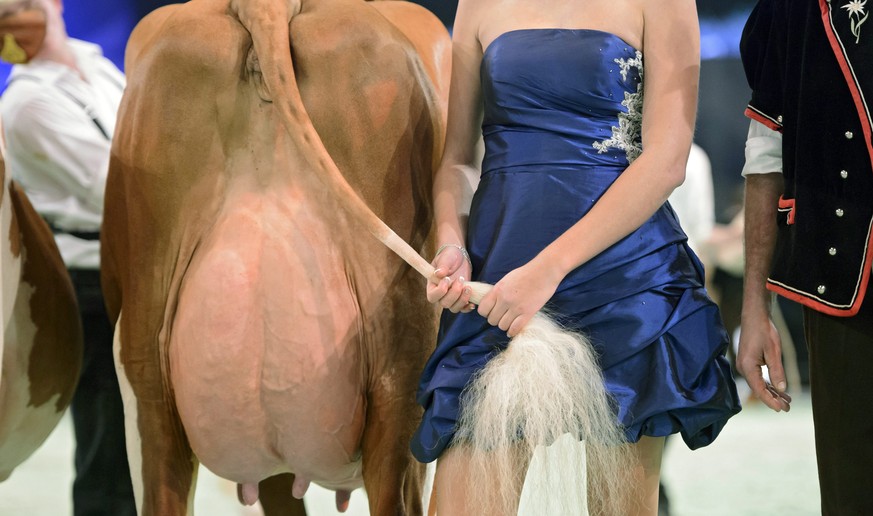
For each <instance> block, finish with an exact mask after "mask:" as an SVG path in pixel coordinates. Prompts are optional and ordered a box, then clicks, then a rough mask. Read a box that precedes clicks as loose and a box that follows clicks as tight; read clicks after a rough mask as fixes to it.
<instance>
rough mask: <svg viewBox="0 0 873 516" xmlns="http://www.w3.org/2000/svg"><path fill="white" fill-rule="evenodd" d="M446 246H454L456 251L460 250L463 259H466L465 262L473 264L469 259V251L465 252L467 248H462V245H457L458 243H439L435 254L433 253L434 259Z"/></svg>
mask: <svg viewBox="0 0 873 516" xmlns="http://www.w3.org/2000/svg"><path fill="white" fill-rule="evenodd" d="M447 247H454V248H455V249H457V250H458V251H461V254H462V255H463V256H464V259H465V260H467V262H469V263H470V265H472V264H473V261H472V260H470V253H468V252H467V250H466V249H465V248H464V246H462V245H458V244H443V245H441V246H440V248H439V249H437V252H436V254H435V255H433V257H434V259H436V257H437V256H439V255H440V253H441V252H443V251H444V250H445V249H446V248H447Z"/></svg>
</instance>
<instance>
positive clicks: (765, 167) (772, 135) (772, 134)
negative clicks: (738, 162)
mask: <svg viewBox="0 0 873 516" xmlns="http://www.w3.org/2000/svg"><path fill="white" fill-rule="evenodd" d="M774 172H775V173H779V174H781V173H782V133H780V132H779V131H774V130H772V129H770V128H769V127H767V126H766V125H764V124H762V123H761V122H758V121H757V120H752V121H751V123H750V124H749V135H748V136H747V137H746V164H745V165H743V177H746V176H748V175H749V174H770V173H774Z"/></svg>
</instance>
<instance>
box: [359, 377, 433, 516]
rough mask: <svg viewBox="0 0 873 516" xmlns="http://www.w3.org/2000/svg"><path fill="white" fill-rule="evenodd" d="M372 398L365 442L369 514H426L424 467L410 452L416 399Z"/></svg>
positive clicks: (364, 464)
mask: <svg viewBox="0 0 873 516" xmlns="http://www.w3.org/2000/svg"><path fill="white" fill-rule="evenodd" d="M380 394H384V393H376V394H375V395H371V397H370V404H369V407H368V414H367V427H366V429H365V431H364V439H363V444H362V448H363V475H364V487H365V488H366V490H367V497H368V499H369V502H370V514H371V515H373V516H385V515H391V516H395V515H400V514H403V515H416V516H417V515H420V514H423V512H424V504H423V496H422V494H423V485H424V479H425V467H424V465H423V464H419V463H418V462H417V461H416V460H415V459H414V458H413V457H412V453H411V452H410V451H409V446H408V443H409V440H410V438H411V426H410V425H409V420H410V418H412V415H413V414H415V413H416V407H415V406H414V401H413V400H405V399H403V400H401V399H398V398H397V397H393V398H392V397H388V396H384V397H385V398H389V399H388V400H384V399H380V398H382V397H383V396H382V395H380Z"/></svg>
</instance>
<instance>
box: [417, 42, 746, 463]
mask: <svg viewBox="0 0 873 516" xmlns="http://www.w3.org/2000/svg"><path fill="white" fill-rule="evenodd" d="M642 72H643V68H642V54H641V52H639V51H638V50H636V49H635V48H633V47H631V46H630V45H628V44H627V43H626V42H624V41H623V40H622V39H620V38H619V37H617V36H615V35H613V34H611V33H606V32H601V31H596V30H587V29H585V30H579V29H524V30H516V31H511V32H507V33H505V34H503V35H501V36H499V37H498V38H497V39H496V40H495V41H494V42H493V43H492V44H491V45H490V46H489V47H488V48H487V49H486V50H485V54H484V56H483V60H482V68H481V76H482V92H483V98H484V103H485V117H484V122H483V125H482V131H483V134H484V137H485V149H486V152H485V159H484V163H483V165H482V177H481V181H480V183H479V187H478V189H477V190H476V193H475V195H474V198H473V204H472V207H471V213H470V220H469V227H468V232H467V249H468V250H469V252H470V257H471V259H472V262H473V279H474V280H476V281H482V282H486V283H492V284H493V283H496V282H497V281H498V280H500V279H501V278H502V277H503V276H504V275H505V274H507V273H508V272H510V271H511V270H513V269H515V268H516V267H519V266H521V265H523V264H525V263H526V262H528V261H529V260H530V259H532V258H533V257H534V256H536V254H537V253H539V252H540V251H541V250H542V249H543V248H545V247H546V246H547V245H548V244H549V243H550V242H552V241H553V240H555V239H556V238H557V237H558V236H559V235H561V234H562V233H563V232H564V231H566V230H567V229H568V228H569V227H570V226H572V225H573V224H574V223H575V222H577V221H578V220H579V219H580V218H581V217H582V216H584V215H585V214H586V213H587V212H588V210H589V209H590V208H591V207H592V206H593V205H594V203H595V202H596V201H597V199H598V198H599V197H600V196H601V195H602V194H603V193H604V192H605V191H606V189H607V188H609V186H610V185H611V184H612V183H613V181H615V180H616V178H618V176H619V175H620V174H621V173H622V172H623V171H624V170H625V169H626V168H627V166H628V164H629V163H630V162H632V161H633V160H634V159H635V158H636V157H637V156H638V155H639V154H640V152H641V151H642V144H641V139H640V125H641V120H642V116H641V111H642V101H643V99H642V80H643V78H642ZM686 241H687V237H686V236H685V234H684V232H683V231H682V229H681V228H680V226H679V222H678V220H677V218H676V215H675V214H674V212H673V210H672V209H671V208H670V206H669V204H665V205H664V206H662V207H661V208H660V209H659V210H658V211H657V212H656V213H655V214H654V215H652V217H651V218H650V219H649V220H647V221H646V222H645V223H644V224H643V225H642V226H641V227H640V228H639V229H637V230H636V231H634V232H633V233H631V234H630V235H628V236H627V237H625V238H623V239H622V240H621V241H619V242H617V243H616V244H614V245H613V246H612V247H610V248H608V249H607V250H605V251H604V252H603V253H601V254H600V255H598V256H597V257H596V258H594V259H592V260H590V261H589V262H587V263H585V264H584V265H582V266H581V267H579V268H577V269H576V270H574V271H573V272H572V273H571V274H569V275H568V276H567V277H566V278H565V279H564V281H563V282H562V283H561V285H560V286H559V288H558V290H557V292H556V293H555V296H554V297H553V298H552V299H551V300H550V302H549V303H548V305H547V307H548V308H549V310H550V311H551V312H553V313H555V314H559V315H558V318H559V319H560V322H562V323H563V324H565V325H568V326H570V327H573V328H576V329H579V330H581V331H584V332H585V333H586V334H587V335H588V336H589V337H590V339H591V341H592V343H593V345H594V347H595V349H596V351H597V352H598V354H599V361H600V365H601V367H602V369H603V375H604V378H605V381H606V386H607V389H608V390H609V392H610V394H611V395H612V397H613V398H614V399H615V401H616V406H617V410H618V412H617V416H618V419H619V421H620V422H621V424H622V425H623V426H624V428H625V429H626V432H627V437H628V439H629V440H630V441H632V442H636V441H637V440H639V438H640V437H641V436H643V435H649V436H664V435H668V434H672V433H676V432H680V433H681V434H682V437H683V439H684V440H685V442H686V443H687V444H688V446H689V447H691V448H692V449H694V448H698V447H701V446H705V445H707V444H709V443H711V442H712V441H713V439H715V437H716V436H717V435H718V433H719V432H720V431H721V429H722V427H723V426H724V424H725V422H726V421H727V420H728V418H730V417H731V416H732V415H734V414H736V413H737V412H739V410H740V404H739V400H738V397H737V393H736V386H735V385H734V382H733V378H732V375H731V369H730V366H729V365H728V362H727V361H726V360H725V358H724V353H725V351H726V349H727V346H728V343H729V339H728V335H727V333H726V332H725V330H724V328H723V326H722V322H721V317H720V315H719V312H718V309H717V307H716V305H715V304H714V303H713V302H712V301H711V300H710V299H709V297H708V296H707V294H706V291H705V290H704V286H703V269H702V266H701V264H700V262H699V261H698V259H697V257H696V256H695V255H694V254H693V253H692V252H691V250H690V249H689V248H688V245H687V243H686ZM508 342H509V339H508V337H507V335H506V334H505V333H504V332H503V331H501V330H500V329H499V328H496V327H493V326H490V325H489V324H488V322H487V321H486V320H485V319H483V318H482V317H481V316H480V315H479V314H478V313H476V312H475V311H473V312H471V313H468V314H452V313H451V312H449V311H447V310H446V311H444V313H443V315H442V319H441V323H440V331H439V335H438V343H437V346H436V349H435V351H434V353H433V355H431V357H430V359H429V360H428V362H427V364H426V366H425V369H424V372H423V373H422V376H421V383H420V385H419V390H418V401H419V403H420V404H421V405H422V406H423V407H424V409H425V410H424V417H423V420H422V422H421V425H420V426H419V428H418V430H417V431H416V433H415V435H414V437H413V440H412V444H411V447H412V452H413V454H414V455H415V457H416V458H417V459H418V460H420V461H422V462H430V461H433V460H434V459H436V458H437V457H439V455H440V454H441V453H442V452H443V450H444V449H445V448H446V446H448V445H449V444H450V443H451V440H452V438H453V436H454V429H455V425H456V423H457V419H458V411H459V402H460V397H461V393H462V391H463V389H464V387H465V386H466V385H467V383H468V382H469V381H470V377H471V376H472V375H473V374H474V373H476V372H477V371H478V370H480V369H481V368H482V367H483V366H484V365H485V364H486V362H487V361H488V360H489V359H490V358H492V357H493V356H494V355H495V354H496V353H499V352H500V351H502V350H503V349H505V347H506V345H507V344H508Z"/></svg>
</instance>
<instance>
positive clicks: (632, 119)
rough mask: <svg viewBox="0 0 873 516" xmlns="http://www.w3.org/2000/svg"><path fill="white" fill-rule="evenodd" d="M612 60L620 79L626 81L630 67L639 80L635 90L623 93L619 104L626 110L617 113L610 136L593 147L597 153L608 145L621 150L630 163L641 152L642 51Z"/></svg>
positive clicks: (603, 150) (600, 152) (602, 151)
mask: <svg viewBox="0 0 873 516" xmlns="http://www.w3.org/2000/svg"><path fill="white" fill-rule="evenodd" d="M614 61H615V62H616V63H617V64H618V66H619V68H620V72H619V73H620V74H621V80H623V81H624V82H627V80H628V72H629V71H630V69H631V68H636V69H637V72H638V73H639V77H640V80H639V82H638V83H637V91H636V92H633V93H631V92H628V91H626V92H625V93H624V100H623V101H622V102H621V105H622V106H624V107H626V108H627V112H626V113H619V114H618V127H615V126H613V127H612V136H611V137H610V138H607V139H606V140H602V141H599V142H594V148H595V149H597V153H598V154H603V153H605V152H606V151H607V150H608V149H609V148H610V147H612V148H616V149H620V150H623V151H624V152H625V154H626V155H627V162H628V163H632V162H633V161H634V160H635V159H637V158H638V157H639V155H640V154H642V152H643V143H642V128H643V53H642V52H640V51H639V50H637V51H636V56H635V57H633V58H631V59H623V58H618V59H615V60H614Z"/></svg>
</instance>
